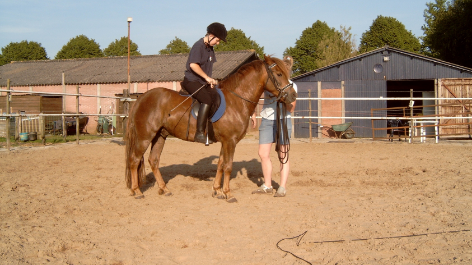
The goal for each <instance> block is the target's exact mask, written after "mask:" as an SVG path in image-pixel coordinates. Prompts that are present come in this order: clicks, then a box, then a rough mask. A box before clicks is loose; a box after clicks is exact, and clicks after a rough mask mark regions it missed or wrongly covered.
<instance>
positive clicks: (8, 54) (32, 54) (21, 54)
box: [0, 40, 48, 65]
mask: <svg viewBox="0 0 472 265" xmlns="http://www.w3.org/2000/svg"><path fill="white" fill-rule="evenodd" d="M30 60H48V56H47V54H46V49H44V48H43V47H42V46H41V44H40V43H37V42H34V41H30V42H28V41H27V40H24V41H21V42H10V44H8V45H7V46H5V47H3V48H2V54H1V56H0V65H4V64H7V63H10V62H11V61H30Z"/></svg>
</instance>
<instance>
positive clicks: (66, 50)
mask: <svg viewBox="0 0 472 265" xmlns="http://www.w3.org/2000/svg"><path fill="white" fill-rule="evenodd" d="M93 57H103V52H102V50H100V45H99V44H98V43H96V42H95V40H94V39H89V38H87V37H86V36H85V35H79V36H77V37H75V38H72V39H70V40H69V42H68V43H67V44H66V45H64V46H62V49H61V50H60V51H59V52H58V53H57V55H56V59H74V58H93Z"/></svg>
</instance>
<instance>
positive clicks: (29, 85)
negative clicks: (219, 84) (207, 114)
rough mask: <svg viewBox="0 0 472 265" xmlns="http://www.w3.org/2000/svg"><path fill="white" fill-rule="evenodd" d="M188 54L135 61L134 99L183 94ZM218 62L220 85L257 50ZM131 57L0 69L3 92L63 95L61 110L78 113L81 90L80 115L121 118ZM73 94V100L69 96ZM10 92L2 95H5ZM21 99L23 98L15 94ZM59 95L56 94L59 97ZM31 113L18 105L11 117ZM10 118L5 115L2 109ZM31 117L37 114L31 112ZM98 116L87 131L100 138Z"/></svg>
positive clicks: (132, 74) (222, 57) (14, 64)
mask: <svg viewBox="0 0 472 265" xmlns="http://www.w3.org/2000/svg"><path fill="white" fill-rule="evenodd" d="M187 57H188V54H172V55H145V56H132V57H131V58H130V89H129V93H130V94H134V95H136V94H140V93H144V92H146V91H147V90H149V89H152V88H154V87H166V88H169V89H173V90H176V91H179V90H180V82H181V81H183V77H184V71H185V63H186V61H187ZM216 58H217V62H216V63H215V64H214V67H213V77H214V78H215V79H218V80H221V79H223V78H225V77H226V76H228V75H230V74H231V73H233V72H234V71H236V70H237V69H238V68H239V67H240V66H241V65H243V64H245V63H248V62H251V61H253V60H257V59H258V57H257V54H256V53H255V51H254V50H241V51H228V52H216ZM127 71H128V57H126V56H119V57H106V58H91V59H69V60H43V61H25V62H12V63H10V64H6V65H3V66H0V88H1V89H3V90H5V89H6V87H7V80H8V79H9V80H10V87H11V89H14V90H17V91H26V92H34V93H38V92H42V93H44V94H43V95H47V94H48V93H49V94H53V93H61V94H65V95H60V96H61V97H64V100H63V108H62V111H63V112H64V113H75V112H76V97H75V95H74V94H76V93H77V88H78V89H79V93H80V94H81V95H84V96H81V97H80V103H79V104H80V106H79V112H81V113H85V114H98V113H100V112H101V113H104V114H107V113H111V114H119V112H118V111H119V106H117V103H116V102H119V100H118V101H117V100H116V95H119V94H122V93H123V91H124V90H125V89H128V73H127ZM67 94H70V95H74V96H69V95H67ZM5 95H6V92H0V96H5ZM13 95H20V93H13ZM56 95H57V94H56ZM19 110H26V108H25V106H21V105H15V109H12V112H16V113H18V111H19ZM3 112H4V113H5V112H6V110H5V109H3ZM26 114H34V113H33V112H26ZM96 120H97V117H96V116H90V117H89V119H88V123H87V125H86V127H85V131H86V132H88V133H95V128H96V124H97V121H96Z"/></svg>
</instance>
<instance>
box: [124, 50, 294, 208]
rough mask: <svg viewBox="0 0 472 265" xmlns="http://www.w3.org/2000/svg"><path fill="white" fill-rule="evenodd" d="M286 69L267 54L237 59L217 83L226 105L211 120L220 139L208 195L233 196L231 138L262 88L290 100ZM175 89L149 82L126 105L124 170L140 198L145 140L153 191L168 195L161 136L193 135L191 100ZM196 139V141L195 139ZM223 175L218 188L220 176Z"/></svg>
mask: <svg viewBox="0 0 472 265" xmlns="http://www.w3.org/2000/svg"><path fill="white" fill-rule="evenodd" d="M289 78H290V76H289V71H288V69H287V67H286V66H285V64H284V62H283V61H282V60H280V59H277V58H275V57H271V56H267V55H266V56H264V60H254V61H252V62H249V63H247V64H244V65H242V66H241V67H240V68H239V69H238V70H237V71H236V72H235V73H233V74H231V75H229V76H228V77H227V78H225V79H223V80H221V81H220V83H219V87H220V89H221V91H222V92H223V94H224V97H225V99H226V111H225V112H224V114H223V115H222V116H221V118H220V119H219V120H218V121H216V122H214V123H213V132H214V137H215V139H216V140H217V141H218V142H221V151H220V155H219V161H218V166H217V172H216V177H215V179H214V181H213V187H212V197H214V198H218V199H226V201H227V202H237V199H236V198H235V197H234V196H233V195H232V194H231V192H230V187H229V181H230V176H231V172H232V167H233V156H234V152H235V148H236V144H237V143H238V142H239V141H241V139H243V138H244V136H245V135H246V130H247V127H248V126H249V118H250V116H251V115H252V113H253V112H254V110H255V108H256V105H257V104H258V101H259V99H260V97H261V95H262V93H263V92H264V90H267V91H269V92H270V93H272V94H273V95H274V96H275V97H276V99H275V98H274V100H278V101H280V102H293V101H294V100H295V98H296V92H295V90H294V89H293V87H292V85H291V84H290V82H289ZM185 99H186V98H185V97H184V96H182V95H180V94H179V93H178V92H177V91H174V90H170V89H167V88H162V87H158V88H153V89H151V90H149V91H147V92H146V93H144V94H143V95H141V96H140V97H138V99H137V100H136V102H135V104H134V106H133V107H132V108H131V110H130V113H129V116H128V123H127V131H126V151H125V152H126V154H125V155H126V173H125V179H126V184H127V187H128V188H129V189H130V191H131V193H130V196H135V198H136V199H141V198H144V195H143V193H142V192H141V190H140V187H141V186H142V185H143V184H144V183H145V181H146V174H145V166H144V153H145V152H146V150H147V149H148V147H149V145H151V150H150V154H149V159H148V162H149V164H150V165H151V169H152V172H153V173H154V176H155V178H156V182H157V184H158V186H159V190H158V194H159V195H162V194H164V195H166V196H170V195H172V192H171V191H170V190H169V189H168V188H167V186H166V183H165V182H164V180H163V178H162V175H161V173H160V171H159V161H160V157H161V153H162V150H163V148H164V143H165V140H166V137H167V136H169V135H172V136H174V137H176V138H179V139H182V140H185V141H194V135H195V131H196V119H195V118H193V117H192V115H190V111H191V109H192V102H191V100H185ZM199 144H201V143H199ZM223 175H224V183H223V188H221V186H222V185H221V181H222V177H223Z"/></svg>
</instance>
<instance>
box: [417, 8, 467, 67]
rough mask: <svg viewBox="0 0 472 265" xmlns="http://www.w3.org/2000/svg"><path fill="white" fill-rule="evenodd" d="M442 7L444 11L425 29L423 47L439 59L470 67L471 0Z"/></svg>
mask: <svg viewBox="0 0 472 265" xmlns="http://www.w3.org/2000/svg"><path fill="white" fill-rule="evenodd" d="M441 3H442V2H439V3H438V1H436V4H441ZM444 5H445V9H446V10H445V11H442V12H441V13H439V14H438V15H437V16H436V17H435V19H434V21H433V22H432V23H430V24H431V26H429V27H427V28H426V29H427V31H425V34H426V36H425V37H424V39H425V42H426V44H425V45H429V46H428V48H429V50H430V51H431V53H432V54H433V56H436V57H437V58H439V59H442V60H445V61H448V62H451V63H455V64H459V65H463V66H466V67H472V54H471V52H470V51H471V49H472V20H471V19H470V18H471V17H472V0H455V1H453V2H452V3H450V4H449V3H446V4H444ZM426 11H428V12H429V10H426Z"/></svg>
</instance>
